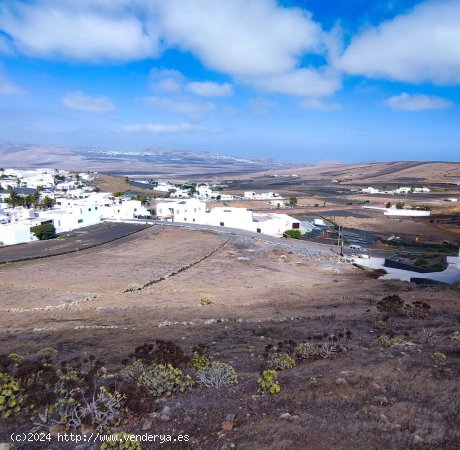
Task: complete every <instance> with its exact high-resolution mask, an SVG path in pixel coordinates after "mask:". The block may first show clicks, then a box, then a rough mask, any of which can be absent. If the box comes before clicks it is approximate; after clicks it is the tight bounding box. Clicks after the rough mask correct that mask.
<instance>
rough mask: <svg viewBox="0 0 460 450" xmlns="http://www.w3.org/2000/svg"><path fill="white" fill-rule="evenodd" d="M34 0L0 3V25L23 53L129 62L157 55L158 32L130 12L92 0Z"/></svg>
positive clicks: (84, 59)
mask: <svg viewBox="0 0 460 450" xmlns="http://www.w3.org/2000/svg"><path fill="white" fill-rule="evenodd" d="M85 6H86V5H85V4H84V3H83V4H82V5H80V9H78V8H76V7H72V5H71V3H70V2H67V1H64V2H61V3H59V2H53V1H48V2H47V1H43V0H42V1H38V2H36V3H16V4H12V5H6V4H5V5H3V6H1V7H0V28H1V29H2V30H3V31H4V32H5V33H7V34H8V35H9V36H10V37H11V39H12V40H13V41H14V46H15V48H17V49H18V50H19V51H21V52H22V53H25V54H28V55H32V56H38V57H65V58H71V59H75V60H80V61H101V60H102V61H105V60H110V61H129V60H136V59H142V58H146V57H148V56H155V55H157V54H158V33H157V31H156V28H155V27H154V26H152V25H151V24H150V23H143V22H142V21H141V20H140V19H139V18H138V17H136V16H135V15H133V14H129V13H124V14H123V15H121V14H114V13H113V12H111V11H110V10H105V9H104V8H103V6H104V5H103V3H101V2H97V1H96V2H94V4H93V8H87V7H85Z"/></svg>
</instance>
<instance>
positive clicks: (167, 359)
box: [134, 339, 190, 367]
mask: <svg viewBox="0 0 460 450" xmlns="http://www.w3.org/2000/svg"><path fill="white" fill-rule="evenodd" d="M134 357H135V358H136V359H140V360H141V361H143V362H144V363H147V364H171V365H172V366H174V367H180V366H185V365H187V364H189V362H190V358H189V357H188V356H186V355H185V354H184V351H183V350H182V348H181V346H180V345H177V344H176V343H174V342H172V341H163V340H161V339H157V340H156V341H155V344H142V345H140V346H138V347H136V349H135V350H134Z"/></svg>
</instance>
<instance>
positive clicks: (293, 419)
mask: <svg viewBox="0 0 460 450" xmlns="http://www.w3.org/2000/svg"><path fill="white" fill-rule="evenodd" d="M299 419H300V417H299V416H296V415H294V416H291V420H292V421H294V422H295V421H297V420H299Z"/></svg>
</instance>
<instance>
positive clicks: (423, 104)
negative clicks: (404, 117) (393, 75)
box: [383, 92, 452, 111]
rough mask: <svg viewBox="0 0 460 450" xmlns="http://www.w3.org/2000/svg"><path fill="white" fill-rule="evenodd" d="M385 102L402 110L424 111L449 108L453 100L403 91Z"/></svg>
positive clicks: (386, 104)
mask: <svg viewBox="0 0 460 450" xmlns="http://www.w3.org/2000/svg"><path fill="white" fill-rule="evenodd" d="M383 104H384V105H385V106H388V107H389V108H392V109H399V110H402V111H423V110H427V109H447V108H450V107H451V106H452V102H450V101H449V100H446V99H444V98H441V97H434V96H428V95H422V94H414V95H409V94H407V93H406V92H403V93H402V94H401V95H395V96H393V97H390V98H388V99H386V100H385V101H384V102H383Z"/></svg>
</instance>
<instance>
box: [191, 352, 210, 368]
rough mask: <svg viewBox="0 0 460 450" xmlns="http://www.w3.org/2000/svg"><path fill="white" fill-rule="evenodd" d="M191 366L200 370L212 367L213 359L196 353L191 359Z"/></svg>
mask: <svg viewBox="0 0 460 450" xmlns="http://www.w3.org/2000/svg"><path fill="white" fill-rule="evenodd" d="M190 366H191V367H192V368H193V369H194V370H196V371H197V372H198V371H200V370H203V369H207V368H208V367H211V360H210V359H209V358H208V357H207V356H204V355H194V356H193V357H192V359H191V361H190Z"/></svg>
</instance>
